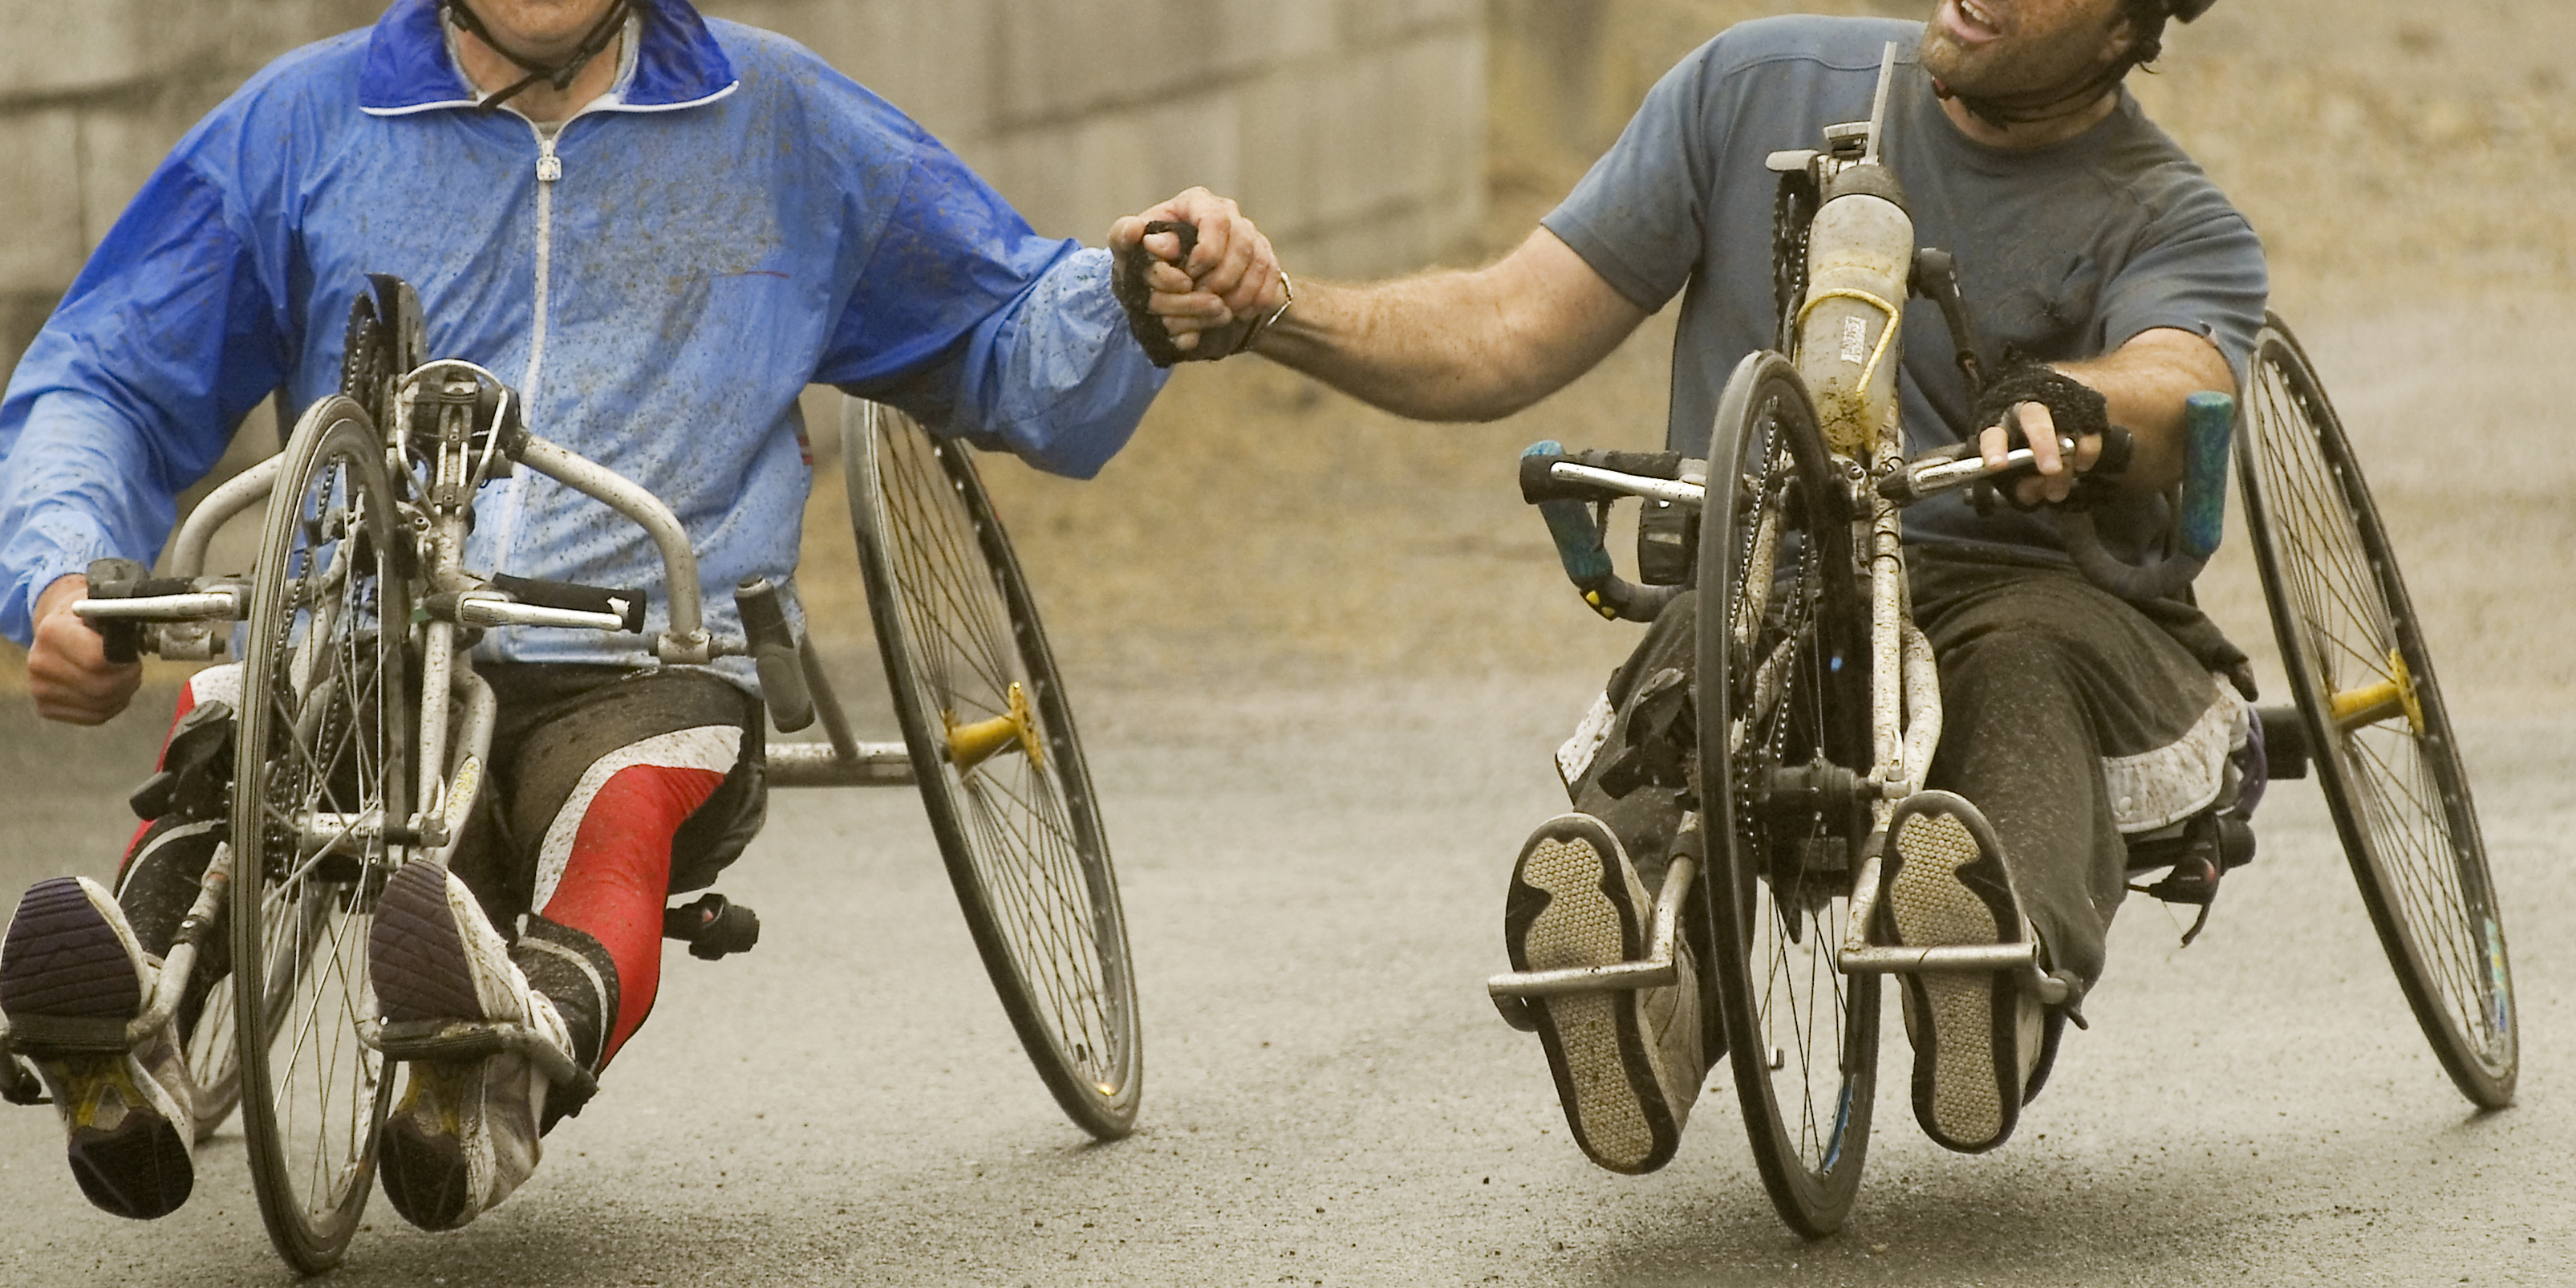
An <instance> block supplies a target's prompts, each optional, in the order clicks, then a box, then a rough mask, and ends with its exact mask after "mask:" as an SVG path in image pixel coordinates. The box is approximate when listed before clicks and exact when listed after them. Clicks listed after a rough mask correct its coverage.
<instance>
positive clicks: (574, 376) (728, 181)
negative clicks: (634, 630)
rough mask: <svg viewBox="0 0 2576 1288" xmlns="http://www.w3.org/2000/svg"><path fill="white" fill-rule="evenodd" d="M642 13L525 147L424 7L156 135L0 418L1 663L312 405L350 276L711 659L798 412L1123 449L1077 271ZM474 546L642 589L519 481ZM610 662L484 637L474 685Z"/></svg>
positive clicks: (758, 563)
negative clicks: (700, 587)
mask: <svg viewBox="0 0 2576 1288" xmlns="http://www.w3.org/2000/svg"><path fill="white" fill-rule="evenodd" d="M639 9H640V12H641V14H642V15H643V16H642V17H641V18H640V20H639V21H640V30H639V28H636V27H630V29H629V35H630V37H631V38H630V39H629V40H628V41H627V42H626V43H625V46H624V48H625V53H624V58H623V61H624V64H625V65H624V66H623V67H622V68H621V69H620V75H619V77H618V79H617V82H616V88H615V89H614V90H613V91H612V92H611V93H610V94H609V95H608V96H607V97H606V98H604V99H603V100H601V101H599V102H597V103H594V104H592V105H591V106H590V107H588V108H586V109H584V110H583V111H582V112H581V113H580V114H579V115H577V116H575V117H574V118H573V119H572V120H570V121H568V122H566V123H565V124H564V126H563V128H562V129H561V131H560V132H559V134H558V135H557V137H555V138H552V139H548V138H545V137H543V136H542V135H541V133H540V132H539V131H538V130H537V129H536V128H535V127H534V126H532V125H531V124H530V123H529V122H528V121H527V119H526V118H524V117H521V116H518V115H516V114H515V113H511V112H508V111H502V112H495V113H488V114H487V113H483V112H480V111H477V110H476V109H475V107H474V94H473V91H472V89H471V88H470V86H469V85H468V83H467V81H466V80H465V78H464V77H463V75H462V74H461V73H460V72H459V71H458V69H457V67H456V64H455V61H454V59H453V57H452V55H451V52H450V47H449V45H448V43H447V39H446V35H445V32H444V30H443V28H442V26H441V19H440V17H439V8H438V4H437V2H436V0H396V3H394V4H393V5H392V6H391V8H390V9H388V11H387V12H386V13H385V15H384V17H383V18H382V19H381V20H379V21H378V22H377V23H376V25H375V26H374V28H372V29H371V30H367V31H358V32H351V33H349V34H347V35H343V36H340V37H337V38H335V39H331V40H326V41H323V42H321V43H319V44H315V45H311V46H307V47H306V48H304V49H301V50H298V51H296V52H294V53H291V54H288V55H286V56H285V57H283V58H281V59H279V60H278V61H277V62H275V63H273V64H271V65H270V66H269V67H268V68H266V69H265V70H263V71H262V72H260V73H259V75H257V76H256V77H253V78H252V79H251V81H250V82H249V83H248V84H246V85H244V86H243V87H242V88H241V90H240V91H239V92H238V93H236V94H234V95H233V96H232V98H231V99H230V100H228V101H227V102H225V103H224V105H223V106H221V107H219V108H217V109H216V110H215V112H214V113H213V114H212V115H211V116H209V117H207V118H206V119H205V120H204V121H203V122H201V123H199V124H198V126H197V127H196V128H195V129H194V130H192V131H190V132H189V134H188V136H187V137H186V138H185V139H184V140H182V141H181V142H180V144H179V146H178V148H177V149H176V150H175V151H174V152H172V153H171V155H170V157H169V158H168V159H167V160H166V161H164V162H163V163H162V165H161V167H160V169H159V170H157V171H156V172H155V173H154V174H153V175H152V177H151V179H150V180H149V181H148V182H146V183H145V185H144V187H143V190H142V192H141V193H140V194H139V195H138V196H137V197H136V198H135V201H134V204H133V205H132V206H131V207H130V208H128V209H127V211H126V212H125V214H124V216H123V217H122V218H120V219H119V220H118V221H117V223H116V226H115V227H114V228H113V229H112V230H111V231H110V232H109V234H108V236H107V238H106V240H105V241H104V242H103V243H102V244H101V245H100V246H99V249H98V252H97V253H96V254H95V255H94V256H93V257H92V258H91V259H90V262H89V264H88V266H87V267H86V268H84V269H83V270H82V272H81V274H80V277H79V279H78V280H77V281H75V282H74V283H73V285H72V288H71V291H70V293H69V294H68V295H67V296H65V297H64V299H63V302H62V305H61V307H60V308H59V309H58V310H57V311H56V313H55V314H54V316H53V318H52V320H51V321H50V322H48V323H47V324H46V326H45V328H44V330H43V332H42V333H41V334H39V335H38V336H37V338H36V340H35V343H34V344H33V345H32V346H31V347H30V348H29V349H28V351H27V355H26V357H25V359H24V360H23V361H21V362H20V364H19V366H18V370H17V372H16V374H15V376H14V377H13V378H12V379H11V381H10V384H9V390H8V395H7V399H6V401H5V403H0V579H5V580H0V632H5V633H6V634H7V635H8V636H9V637H10V638H12V639H15V640H18V641H20V642H21V643H25V642H26V641H27V640H28V638H29V636H30V633H31V631H32V622H31V621H30V617H29V610H30V609H31V607H32V606H33V604H34V601H35V597H36V596H37V594H39V593H40V592H41V591H42V590H43V589H44V588H45V587H46V586H47V585H50V584H51V583H52V582H53V581H54V579H56V578H58V577H61V576H64V575H66V574H70V573H77V572H80V571H82V570H83V569H84V568H85V567H86V566H87V565H88V563H89V561H90V560H92V559H97V558H103V557H109V556H122V557H126V558H132V559H141V560H146V561H148V560H149V559H150V558H151V557H152V555H153V553H154V552H155V551H157V550H158V549H159V548H160V546H161V543H162V541H163V540H164V539H165V538H166V537H167V536H168V535H169V532H170V528H171V526H172V523H173V521H174V504H175V503H174V498H175V497H176V495H177V494H178V493H179V491H180V490H181V489H183V488H185V487H187V486H188V485H189V484H190V483H193V482H194V481H196V480H197V479H198V478H200V477H202V476H204V475H205V474H206V472H207V471H208V470H210V469H212V468H213V466H214V463H215V461H216V460H217V459H218V458H219V457H220V456H221V455H222V453H223V450H224V446H225V443H226V441H227V440H228V439H229V438H230V436H231V433H232V430H233V429H234V427H235V426H237V425H238V424H239V423H240V422H241V419H242V417H243V416H244V415H245V414H246V413H248V412H249V411H250V409H251V408H252V407H254V406H255V405H257V404H258V402H259V401H260V400H261V399H263V398H265V397H267V396H268V395H269V393H270V392H271V391H272V390H276V389H280V388H282V389H283V391H284V399H285V404H286V408H287V410H288V411H289V413H290V414H292V413H293V412H295V411H298V410H300V409H301V408H303V407H306V406H309V405H310V404H312V403H313V402H315V401H318V400H319V399H321V398H323V397H326V396H328V395H329V394H331V393H332V392H334V391H335V390H336V389H337V388H338V381H339V366H340V353H341V347H342V339H343V332H344V329H345V326H346V323H347V319H348V316H349V306H350V304H351V302H352V300H353V299H354V298H355V297H356V296H357V294H358V293H359V292H360V291H362V290H363V289H365V286H366V276H365V275H366V274H368V273H370V272H381V273H394V274H398V275H400V276H402V277H404V278H407V279H409V280H410V281H411V283H412V284H413V285H414V286H415V287H416V288H418V290H419V292H420V297H421V305H422V309H423V312H424V313H425V314H426V316H427V318H428V322H429V351H430V354H431V356H433V357H453V358H466V359H470V360H472V361H475V362H478V363H480V364H482V365H483V366H485V367H487V368H490V369H491V370H493V371H495V372H497V373H499V374H500V375H501V376H502V378H503V379H506V380H509V381H512V382H513V383H514V384H515V385H516V386H517V387H518V388H519V390H520V392H521V393H522V394H523V395H524V396H525V398H526V399H527V403H526V406H527V415H528V423H529V426H530V428H531V429H533V430H534V431H535V432H536V433H538V434H541V435H543V436H545V437H547V438H550V439H552V440H554V441H556V442H559V443H562V444H563V445H565V446H566V447H569V448H571V449H572V450H574V451H576V452H579V453H581V454H583V455H585V456H588V457H590V458H591V459H593V460H596V461H598V462H600V463H601V464H603V465H606V466H608V467H609V468H611V469H614V470H616V471H618V472H619V473H621V474H624V475H625V476H627V477H628V478H630V479H633V480H635V481H636V482H638V483H640V484H642V485H644V486H645V487H647V488H649V489H651V490H652V491H653V492H654V493H655V494H656V495H658V496H659V497H661V498H662V500H663V501H664V502H666V503H668V504H669V505H670V507H671V508H672V510H673V511H674V512H676V513H677V514H678V515H679V517H680V519H681V521H682V522H683V523H684V524H685V525H686V526H687V528H688V530H689V532H690V535H691V537H692V539H693V543H694V544H695V546H696V548H697V553H698V558H699V576H700V578H701V580H702V582H703V583H704V585H705V587H706V589H707V595H706V599H707V610H708V613H707V616H708V623H709V626H710V627H711V628H712V629H714V630H716V631H718V632H719V633H726V632H732V633H738V631H739V626H738V623H737V621H736V619H735V618H734V616H733V613H732V596H731V588H732V587H733V585H734V584H735V583H736V582H738V581H740V580H741V579H742V578H745V577H749V576H754V575H759V576H766V577H769V578H770V579H772V580H773V581H777V582H781V583H786V582H787V581H788V574H789V573H790V571H791V570H792V569H793V568H794V567H795V564H796V554H797V541H798V537H799V533H800V528H801V523H800V520H801V517H802V515H803V511H804V502H805V497H806V493H807V491H808V487H809V484H810V482H811V474H812V470H811V467H810V466H809V465H808V464H806V462H805V460H804V459H803V454H802V452H801V451H800V444H799V437H800V434H801V432H802V425H801V422H800V418H799V415H798V412H797V408H796V398H797V395H798V393H799V392H800V391H801V390H803V389H804V387H805V386H806V385H807V384H809V383H824V384H831V385H837V386H840V387H841V388H842V389H845V390H847V391H849V392H852V393H856V394H860V395H863V396H867V397H872V398H878V399H882V400H885V401H887V402H891V403H894V404H896V405H898V406H901V407H903V408H905V409H906V410H908V411H910V412H912V413H913V414H915V415H916V416H919V417H920V418H921V419H922V420H923V421H924V422H925V423H927V424H930V425H932V426H933V427H936V428H940V429H943V430H944V431H945V432H948V433H951V434H955V435H959V436H963V437H965V438H967V439H969V440H970V441H973V442H975V443H976V444H977V445H979V446H983V447H988V448H1007V449H1009V450H1011V451H1013V452H1016V453H1017V454H1019V455H1020V456H1021V457H1023V458H1025V459H1027V460H1028V461H1029V462H1031V463H1032V464H1034V465H1036V466H1038V467H1039V468H1041V469H1046V470H1050V471H1052V472H1055V473H1059V474H1068V475H1074V476H1077V477H1089V476H1090V475H1092V474H1095V473H1097V472H1098V471H1099V469H1100V467H1101V465H1102V464H1103V463H1105V462H1106V461H1107V460H1108V459H1109V457H1110V456H1111V455H1112V454H1114V453H1115V452H1117V450H1118V449H1119V448H1120V447H1121V446H1122V445H1124V443H1125V442H1126V440H1127V437H1128V436H1129V435H1130V434H1131V433H1133V432H1134V429H1135V426H1136V422H1137V420H1138V419H1139V418H1140V417H1141V416H1142V415H1143V414H1144V410H1145V407H1146V405H1147V404H1148V403H1150V402H1151V401H1152V400H1153V397H1154V394H1155V393H1156V391H1158V390H1159V389H1160V388H1161V384H1162V378H1161V373H1159V372H1157V371H1156V370H1155V369H1154V368H1153V367H1152V365H1151V364H1149V363H1148V362H1147V361H1146V360H1145V357H1144V355H1143V353H1142V351H1141V350H1140V349H1139V348H1138V347H1137V346H1136V344H1135V343H1134V342H1133V341H1132V340H1131V339H1130V338H1129V336H1128V334H1127V329H1126V322H1125V319H1124V315H1123V314H1122V313H1121V311H1120V310H1119V308H1118V305H1117V304H1116V302H1115V301H1114V300H1113V299H1112V298H1111V296H1110V293H1109V289H1108V256H1107V254H1106V252H1103V251H1098V250H1083V249H1082V248H1080V247H1079V246H1078V245H1077V244H1075V243H1072V242H1056V241H1049V240H1045V239H1042V238H1040V237H1038V236H1037V235H1036V234H1035V233H1033V232H1032V231H1031V230H1030V228H1029V226H1028V224H1027V223H1026V222H1025V221H1023V220H1022V219H1021V218H1020V217H1019V215H1018V214H1017V213H1015V212H1014V211H1012V209H1011V208H1010V206H1009V205H1008V204H1007V203H1005V202H1004V201H1003V200H1002V198H1001V197H1000V196H999V195H997V194H996V193H994V192H993V190H992V189H991V188H990V187H988V186H987V185H985V184H984V183H983V181H981V180H980V179H978V178H977V177H976V176H975V175H974V174H973V173H972V172H970V171H969V170H968V169H967V168H966V167H965V166H964V165H963V164H962V163H961V162H959V161H958V160H957V158H956V157H955V156H953V155H951V154H950V153H949V152H948V151H947V149H945V148H943V147H942V146H940V144H939V143H938V142H937V141H936V140H934V139H932V138H931V137H930V136H929V135H928V134H926V133H925V132H923V131H922V130H921V128H920V127H919V126H917V125H915V124H914V123H913V122H912V121H911V120H909V119H908V118H906V117H905V116H904V115H903V114H902V113H901V112H899V111H897V110H896V109H895V108H893V107H892V106H889V105H888V104H887V103H885V102H884V101H883V100H881V99H879V98H877V97H876V96H875V95H873V94H871V93H869V92H868V91H867V90H865V89H862V88H861V87H859V86H858V85H857V84H855V83H853V82H852V81H850V80H849V79H848V78H847V77H844V76H842V75H841V74H840V73H838V72H836V71H834V70H832V68H831V67H830V66H829V65H827V64H825V63H824V62H823V61H822V60H821V59H819V58H817V57H815V56H814V55H813V54H811V53H809V52H808V51H806V50H805V49H803V48H801V47H799V46H797V45H796V44H794V43H793V42H790V41H788V40H786V39H784V38H782V37H779V36H775V35H771V34H769V33H767V32H763V31H759V30H756V29H753V28H749V27H744V26H740V25H738V24H734V23H728V22H721V21H708V20H705V19H702V18H700V17H699V15H698V14H697V13H696V12H695V11H694V10H692V9H690V8H689V6H688V5H687V4H685V3H683V2H682V0H656V2H655V3H654V4H652V5H650V6H645V7H639ZM477 520H478V521H477V526H476V529H475V532H474V535H473V538H472V540H471V542H470V544H469V546H468V551H467V555H468V564H469V566H470V567H473V568H475V569H476V570H478V571H484V572H509V573H515V574H518V575H520V576H525V577H541V578H551V579H557V580H565V581H579V582H586V583H589V584H593V585H605V586H621V585H647V586H656V587H658V586H659V585H660V584H661V580H662V578H661V564H660V561H659V560H658V558H656V556H655V555H654V552H653V546H652V543H651V541H650V540H649V539H648V538H647V537H646V536H645V535H644V533H643V530H642V529H640V528H637V527H635V526H634V525H633V524H630V523H628V522H626V521H625V520H623V519H621V518H619V517H618V516H616V515H615V514H614V513H613V512H611V511H609V510H607V509H605V508H604V507H602V506H600V505H598V504H597V503H596V502H593V501H590V500H588V499H587V498H584V497H582V496H580V495H578V494H577V493H574V492H572V491H570V490H569V489H567V488H564V487H562V486H560V485H558V484H556V483H554V482H553V481H551V480H548V479H544V478H541V477H538V476H536V475H535V474H534V473H533V472H532V471H527V470H521V471H518V472H517V475H516V476H515V477H513V478H509V479H505V480H501V481H499V482H496V483H493V484H491V485H490V486H488V487H487V488H486V489H485V490H484V491H483V493H482V495H481V497H480V498H479V502H478V510H477ZM790 599H791V604H792V593H791V596H790ZM653 616H654V620H653V622H652V623H651V625H650V629H651V630H652V631H655V632H658V631H660V630H661V629H662V628H663V624H664V622H665V620H666V618H665V605H664V603H663V602H662V599H661V597H660V596H658V595H657V596H656V597H655V603H654V607H653ZM644 649H645V645H644V643H643V642H641V641H639V640H637V639H636V637H631V636H629V637H610V636H606V635H599V634H593V633H590V632H573V631H506V632H494V633H492V635H491V636H489V637H487V639H486V640H485V642H484V643H483V645H482V646H481V647H480V652H479V654H478V655H479V656H484V657H490V658H509V659H515V660H538V661H590V662H635V661H641V660H643V659H644V657H645V652H644ZM727 670H728V671H740V672H741V673H742V675H743V676H744V677H747V675H748V668H747V667H737V666H728V667H727Z"/></svg>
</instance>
